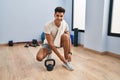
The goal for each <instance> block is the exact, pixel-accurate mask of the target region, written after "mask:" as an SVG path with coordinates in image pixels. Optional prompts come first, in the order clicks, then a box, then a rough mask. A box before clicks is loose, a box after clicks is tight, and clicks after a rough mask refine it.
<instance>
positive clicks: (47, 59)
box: [45, 59, 55, 67]
mask: <svg viewBox="0 0 120 80" xmlns="http://www.w3.org/2000/svg"><path fill="white" fill-rule="evenodd" d="M48 61H53V64H52V65H53V66H55V60H54V59H47V60H45V66H46V67H47V62H48Z"/></svg>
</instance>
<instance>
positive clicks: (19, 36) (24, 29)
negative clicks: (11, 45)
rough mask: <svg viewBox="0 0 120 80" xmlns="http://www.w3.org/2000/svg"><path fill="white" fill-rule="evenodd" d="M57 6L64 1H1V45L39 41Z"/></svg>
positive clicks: (61, 4)
mask: <svg viewBox="0 0 120 80" xmlns="http://www.w3.org/2000/svg"><path fill="white" fill-rule="evenodd" d="M56 6H63V0H54V1H51V0H47V1H46V0H0V43H1V44H2V43H7V42H8V41H9V40H13V41H14V42H21V41H30V40H32V39H33V38H35V39H39V36H40V34H41V32H42V31H43V26H44V24H45V23H46V22H47V21H49V20H51V19H53V17H54V16H53V15H54V8H55V7H56Z"/></svg>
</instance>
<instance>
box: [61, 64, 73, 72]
mask: <svg viewBox="0 0 120 80" xmlns="http://www.w3.org/2000/svg"><path fill="white" fill-rule="evenodd" d="M63 66H64V67H65V68H67V69H68V70H70V71H73V70H74V68H73V66H72V65H71V64H70V62H66V63H65V64H63Z"/></svg>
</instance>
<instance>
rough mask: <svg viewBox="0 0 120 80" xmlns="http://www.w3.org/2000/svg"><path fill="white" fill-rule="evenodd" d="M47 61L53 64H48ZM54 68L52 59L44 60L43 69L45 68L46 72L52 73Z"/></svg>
mask: <svg viewBox="0 0 120 80" xmlns="http://www.w3.org/2000/svg"><path fill="white" fill-rule="evenodd" d="M49 61H52V62H53V64H48V62H49ZM54 66H55V60H54V59H46V60H45V67H46V68H47V70H48V71H52V70H53V69H54Z"/></svg>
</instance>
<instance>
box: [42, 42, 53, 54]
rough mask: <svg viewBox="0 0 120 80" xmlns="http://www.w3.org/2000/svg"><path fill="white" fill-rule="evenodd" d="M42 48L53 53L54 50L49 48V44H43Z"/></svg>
mask: <svg viewBox="0 0 120 80" xmlns="http://www.w3.org/2000/svg"><path fill="white" fill-rule="evenodd" d="M42 48H46V49H47V50H48V51H50V52H52V49H51V47H50V46H49V44H42Z"/></svg>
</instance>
